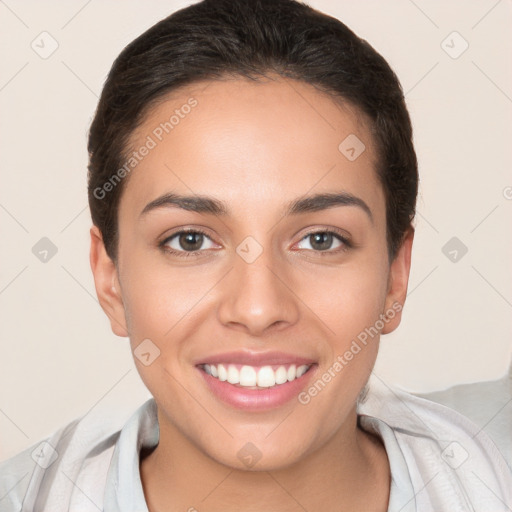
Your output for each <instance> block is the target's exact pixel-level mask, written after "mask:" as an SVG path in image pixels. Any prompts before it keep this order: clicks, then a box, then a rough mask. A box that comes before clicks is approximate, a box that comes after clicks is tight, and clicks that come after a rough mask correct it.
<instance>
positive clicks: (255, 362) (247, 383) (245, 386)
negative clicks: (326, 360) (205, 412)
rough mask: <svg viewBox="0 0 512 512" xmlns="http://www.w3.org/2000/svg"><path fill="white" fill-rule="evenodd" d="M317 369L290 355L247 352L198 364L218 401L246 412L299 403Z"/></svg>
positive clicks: (310, 363)
mask: <svg viewBox="0 0 512 512" xmlns="http://www.w3.org/2000/svg"><path fill="white" fill-rule="evenodd" d="M317 366H318V365H317V363H315V362H314V361H312V360H310V359H304V358H299V357H294V356H291V355H286V354H278V353H267V354H249V353H246V352H240V353H232V354H224V355H219V356H215V357H211V358H209V359H208V360H206V361H205V360H203V361H201V362H200V363H199V364H196V368H197V369H198V371H199V373H200V374H201V376H202V378H203V381H204V382H205V383H206V388H207V389H208V390H209V392H210V393H211V394H212V395H213V396H214V397H215V398H216V399H220V400H221V401H222V402H223V403H225V404H228V405H230V406H232V407H235V408H237V409H243V410H244V411H259V410H266V409H273V408H277V407H281V406H283V405H285V404H286V403H288V402H290V401H291V400H293V399H294V398H295V399H296V398H297V397H298V395H299V394H300V392H301V391H303V389H304V388H305V387H306V385H307V384H308V382H309V381H310V380H311V378H312V376H313V374H314V373H315V369H316V368H317Z"/></svg>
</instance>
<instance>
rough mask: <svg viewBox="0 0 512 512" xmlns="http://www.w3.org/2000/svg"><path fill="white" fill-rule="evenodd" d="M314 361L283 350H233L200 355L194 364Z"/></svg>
mask: <svg viewBox="0 0 512 512" xmlns="http://www.w3.org/2000/svg"><path fill="white" fill-rule="evenodd" d="M314 362H315V361H314V360H313V359H311V358H308V357H301V356H297V355H295V354H287V353H285V352H275V351H268V352H249V351H240V350H238V351H234V352H223V353H222V354H214V355H211V356H205V357H202V358H201V359H200V360H198V361H197V363H196V365H202V364H230V363H231V364H242V365H247V366H267V365H285V364H295V365H298V366H300V365H303V364H307V365H311V364H313V363H314Z"/></svg>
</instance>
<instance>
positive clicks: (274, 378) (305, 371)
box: [91, 79, 412, 469]
mask: <svg viewBox="0 0 512 512" xmlns="http://www.w3.org/2000/svg"><path fill="white" fill-rule="evenodd" d="M185 105H189V107H185ZM173 115H174V118H171V116H173ZM166 122H167V124H165V123H166ZM347 137H349V139H347ZM356 137H357V138H356ZM346 139H347V140H346ZM345 140H346V141H345ZM343 141H345V142H343ZM131 142H132V148H131V149H132V150H136V151H138V150H139V148H141V147H143V146H146V147H147V148H149V149H148V150H147V151H143V150H141V151H139V156H140V161H139V160H138V162H137V164H136V166H135V167H134V169H133V171H131V174H130V175H129V178H127V180H128V181H127V183H126V184H125V185H126V186H125V189H124V191H123V194H122V198H121V202H120V207H119V217H118V219H119V246H118V261H117V263H116V265H114V263H113V262H112V261H111V260H110V259H109V258H108V256H107V255H106V253H105V250H104V247H103V244H102V242H101V236H100V234H99V232H98V231H97V229H95V228H93V230H92V248H91V262H92V267H93V271H94V275H95V280H96V287H97V291H98V296H99V298H100V301H101V304H102V306H103V308H104V309H105V311H106V312H107V314H108V315H109V317H110V319H111V323H112V328H113V330H114V332H115V333H116V334H119V335H121V336H127V335H128V336H129V337H130V341H131V347H132V350H133V351H134V354H135V363H136V365H137V368H138V370H139V372H140V375H141V377H142V379H143V381H144V383H145V384H146V386H147V387H148V389H149V390H150V392H151V393H152V394H153V396H154V397H155V400H156V402H157V404H158V407H159V421H160V430H161V439H163V437H164V436H168V437H169V438H170V437H172V438H174V439H177V438H181V439H183V440H187V443H189V445H190V446H191V447H193V449H195V450H197V451H198V453H202V454H206V455H208V456H209V457H211V458H213V459H214V460H216V461H218V462H221V463H223V464H226V465H228V466H231V467H238V468H246V467H249V464H248V462H247V461H248V460H249V459H248V458H247V456H248V457H249V458H250V457H253V458H254V457H256V458H257V459H259V461H258V466H257V467H258V469H272V468H278V467H284V466H287V465H289V464H292V463H294V462H297V461H300V460H304V459H305V458H307V457H308V456H313V454H314V453H316V452H317V451H318V450H320V449H322V447H324V448H325V447H326V446H327V445H328V444H329V443H331V442H334V440H335V441H336V442H339V443H341V444H343V443H344V442H349V441H350V440H351V439H352V438H351V436H353V431H354V425H355V418H356V415H355V403H356V400H357V397H358V395H359V393H360V391H361V389H362V388H363V387H364V385H365V383H366V381H367V380H368V378H369V375H370V372H371V369H372V367H373V365H374V362H375V358H376V355H377V349H378V342H379V335H380V333H381V332H384V333H385V332H389V331H391V330H393V329H394V328H396V326H397V325H398V323H399V320H400V309H401V304H403V301H404V299H405V290H406V287H407V277H408V272H409V254H410V242H411V241H412V235H411V236H410V237H409V238H408V239H407V240H406V242H405V244H404V245H403V247H402V249H401V250H400V252H399V253H398V255H397V257H396V258H395V259H394V260H393V262H390V261H389V260H388V252H387V246H386V216H385V200H384V193H383V189H382V186H381V185H380V183H379V181H378V178H377V176H376V173H375V166H376V156H375V155H376V150H375V147H374V142H373V140H372V138H371V136H370V132H369V130H368V128H367V126H366V124H365V119H364V117H363V116H362V114H360V113H359V112H358V111H357V109H354V108H351V107H349V106H347V105H340V103H337V102H335V101H334V99H332V98H331V97H329V96H327V95H325V94H323V93H321V92H319V91H318V90H316V89H315V88H314V87H312V86H310V85H307V84H303V83H299V82H296V81H290V80H285V79H276V80H265V81H262V82H258V83H254V82H249V81H246V80H244V79H239V80H230V81H217V82H210V83H202V84H196V85H194V86H191V87H187V88H184V89H181V90H180V91H178V92H175V93H173V94H172V96H169V97H167V98H166V99H165V101H161V102H160V103H159V104H158V105H157V106H156V107H154V108H153V109H152V110H151V111H150V112H149V114H148V115H147V117H146V119H145V121H144V123H143V124H142V125H141V126H140V127H139V128H138V129H137V131H136V132H135V133H134V134H133V137H132V141H131ZM362 144H364V146H363V145H362ZM363 149H364V150H363ZM361 150H363V151H362V152H361ZM142 153H144V155H143V156H141V155H142ZM359 153H360V154H359ZM354 157H356V158H354ZM386 314H387V317H384V316H383V315H386ZM368 333H371V334H368ZM248 443H250V444H248Z"/></svg>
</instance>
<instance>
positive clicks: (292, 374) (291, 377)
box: [287, 364, 297, 381]
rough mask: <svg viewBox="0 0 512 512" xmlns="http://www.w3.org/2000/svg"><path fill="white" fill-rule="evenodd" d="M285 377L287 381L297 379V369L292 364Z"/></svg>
mask: <svg viewBox="0 0 512 512" xmlns="http://www.w3.org/2000/svg"><path fill="white" fill-rule="evenodd" d="M287 377H288V380H289V381H292V380H295V378H296V377H297V368H296V367H295V365H294V364H292V365H291V366H290V368H288V375H287Z"/></svg>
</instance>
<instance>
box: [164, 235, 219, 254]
mask: <svg viewBox="0 0 512 512" xmlns="http://www.w3.org/2000/svg"><path fill="white" fill-rule="evenodd" d="M160 246H161V247H162V248H163V249H164V250H166V251H168V252H171V253H174V254H176V253H181V254H178V255H179V256H189V254H186V253H194V252H197V251H200V250H205V249H212V248H214V247H215V244H214V243H213V242H212V240H211V239H210V237H209V236H208V235H206V233H204V232H202V231H200V230H197V229H195V230H183V231H178V232H177V233H174V234H173V235H171V236H169V237H167V238H166V239H165V240H163V241H162V242H161V243H160Z"/></svg>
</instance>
